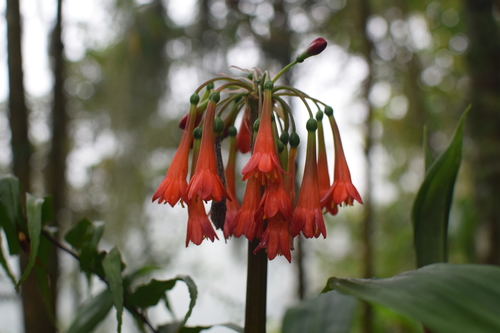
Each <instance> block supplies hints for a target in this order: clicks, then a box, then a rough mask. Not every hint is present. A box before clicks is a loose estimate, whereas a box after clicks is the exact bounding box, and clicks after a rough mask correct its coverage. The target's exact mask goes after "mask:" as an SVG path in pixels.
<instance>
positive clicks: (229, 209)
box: [153, 38, 362, 261]
mask: <svg viewBox="0 0 500 333" xmlns="http://www.w3.org/2000/svg"><path fill="white" fill-rule="evenodd" d="M325 47H326V41H325V40H324V39H323V38H317V39H316V40H314V41H313V42H312V43H311V44H310V45H309V47H308V49H307V50H306V51H305V52H303V53H302V54H300V55H299V56H298V57H297V58H296V60H295V61H294V62H292V63H291V64H289V65H288V66H286V67H285V68H284V69H283V70H282V71H281V72H280V73H278V74H277V75H276V76H275V77H274V78H272V77H270V75H269V74H268V73H267V72H262V71H260V70H259V69H254V70H253V71H252V72H250V71H246V72H248V76H247V77H238V78H231V77H226V76H223V77H217V78H214V79H211V80H209V81H207V82H205V83H204V84H202V85H201V86H200V87H199V88H198V89H197V90H196V91H195V93H194V94H193V95H192V96H191V99H190V105H191V106H190V109H189V112H188V114H187V115H186V116H184V117H183V118H182V119H181V122H180V127H181V128H182V129H183V135H182V139H181V143H180V145H179V148H178V150H177V152H176V154H175V156H174V158H173V160H172V162H171V164H170V167H169V168H168V171H167V174H166V176H165V179H164V180H163V182H162V183H161V184H160V186H159V187H158V189H157V190H156V192H155V194H154V195H153V201H156V200H158V203H169V204H170V205H171V206H172V207H173V206H174V205H176V204H177V203H179V202H180V203H181V204H182V205H183V206H184V204H185V205H187V209H188V216H189V217H188V227H187V236H186V246H187V245H188V244H189V242H193V243H194V244H196V245H199V244H201V242H202V241H203V240H204V239H210V240H211V241H214V239H216V238H217V239H218V237H217V234H216V233H215V230H214V227H213V226H212V223H213V225H215V227H216V228H218V229H222V230H223V231H224V237H225V238H226V239H227V238H229V237H231V236H234V237H241V236H245V237H246V238H247V239H248V240H250V241H252V240H254V239H258V240H259V241H260V243H259V245H258V247H257V248H256V250H255V251H259V250H261V249H264V250H266V251H267V256H268V258H269V259H270V260H272V259H274V258H275V257H276V255H283V256H285V257H286V258H287V260H288V261H291V252H290V251H291V250H292V249H293V238H294V237H296V236H297V235H299V234H300V233H302V235H303V236H304V237H306V238H313V237H315V238H317V237H319V236H320V235H322V236H323V237H326V228H325V222H324V219H323V212H325V213H330V214H332V215H335V214H337V212H338V208H339V207H340V206H345V205H353V203H354V201H355V200H356V201H358V202H359V203H362V200H361V197H360V195H359V193H358V191H357V190H356V188H355V187H354V185H353V184H352V182H351V175H350V172H349V167H348V165H347V161H346V159H345V156H344V151H343V148H342V141H341V139H340V133H339V129H338V127H337V123H336V122H335V118H334V115H333V109H332V108H331V107H330V106H328V105H325V104H324V103H322V102H321V101H318V100H317V99H315V98H312V97H310V96H308V95H307V94H305V93H304V92H302V91H299V90H298V89H295V88H293V87H290V86H285V85H275V83H276V81H277V80H278V78H279V77H280V76H281V75H282V74H283V73H284V72H285V71H286V70H288V69H289V68H290V67H292V66H293V65H295V64H297V63H300V62H302V61H304V60H305V59H306V58H308V57H310V56H313V55H317V54H319V53H321V52H322V51H323V50H324V49H325ZM216 84H217V85H218V87H217V88H215V86H216ZM202 90H204V94H203V96H202V97H201V98H200V96H199V94H200V92H201V91H202ZM293 97H296V98H298V99H299V100H301V101H302V102H303V103H304V105H305V106H306V109H307V111H308V113H309V120H308V121H307V123H306V128H307V131H308V135H307V148H306V160H305V166H304V172H303V177H302V181H301V182H300V183H299V184H297V183H296V170H295V159H296V156H297V146H298V145H299V143H300V138H299V136H298V135H297V132H296V124H295V121H294V117H293V114H292V111H291V106H290V104H289V100H290V99H291V98H293ZM313 109H314V111H315V115H314V116H313ZM239 114H242V115H241V117H239V118H240V119H241V123H240V125H239V130H237V129H236V127H235V120H236V119H237V118H238V115H239ZM324 116H326V119H327V120H328V122H329V123H330V126H331V128H332V133H333V139H334V153H335V155H334V158H335V162H334V166H333V182H330V177H329V170H328V165H327V155H326V154H327V152H326V149H325V137H324V130H323V120H324V119H325V117H324ZM223 140H228V141H229V157H228V160H227V161H226V163H224V162H223V161H222V157H221V152H220V149H221V148H220V147H221V141H223ZM238 153H239V154H248V153H250V154H251V156H250V158H249V160H248V163H247V164H246V165H245V166H244V167H243V169H242V170H241V174H242V178H241V179H242V180H243V181H245V182H246V189H245V194H244V196H243V200H242V201H241V203H240V201H239V200H238V198H237V196H236V186H235V184H236V179H235V178H236V177H237V172H236V170H235V166H236V158H237V155H238ZM190 158H191V160H190ZM224 165H225V167H224ZM189 166H191V167H189ZM189 170H190V172H189ZM188 173H189V175H188ZM297 189H298V190H297ZM209 201H211V202H212V204H211V209H210V212H209V213H208V214H207V212H206V209H205V205H204V202H205V203H206V202H209Z"/></svg>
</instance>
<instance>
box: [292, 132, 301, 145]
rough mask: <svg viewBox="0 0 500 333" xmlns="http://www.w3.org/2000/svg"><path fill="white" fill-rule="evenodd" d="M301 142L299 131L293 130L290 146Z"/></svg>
mask: <svg viewBox="0 0 500 333" xmlns="http://www.w3.org/2000/svg"><path fill="white" fill-rule="evenodd" d="M299 144H300V137H299V135H298V134H297V132H292V133H291V134H290V146H292V147H297V146H298V145H299Z"/></svg>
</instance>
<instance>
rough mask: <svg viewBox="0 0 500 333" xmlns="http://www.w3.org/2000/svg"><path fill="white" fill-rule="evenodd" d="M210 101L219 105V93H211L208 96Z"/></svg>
mask: <svg viewBox="0 0 500 333" xmlns="http://www.w3.org/2000/svg"><path fill="white" fill-rule="evenodd" d="M208 99H209V100H210V101H214V102H215V103H219V100H220V93H219V92H218V91H212V92H211V93H210V96H208Z"/></svg>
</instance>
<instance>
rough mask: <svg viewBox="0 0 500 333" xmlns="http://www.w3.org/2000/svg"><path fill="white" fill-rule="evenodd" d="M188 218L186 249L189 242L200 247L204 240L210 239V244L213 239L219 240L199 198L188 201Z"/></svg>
mask: <svg viewBox="0 0 500 333" xmlns="http://www.w3.org/2000/svg"><path fill="white" fill-rule="evenodd" d="M188 216H189V218H188V227H187V235H186V247H187V246H188V244H189V242H190V241H191V242H193V243H194V244H196V245H200V244H201V242H202V241H203V239H205V238H208V239H210V240H211V241H212V242H213V241H214V239H215V238H217V239H219V237H217V234H216V233H215V230H214V228H213V227H212V224H211V223H210V220H209V219H208V216H207V213H206V211H205V206H204V205H203V201H201V199H200V198H199V197H194V198H192V199H191V200H190V201H189V203H188Z"/></svg>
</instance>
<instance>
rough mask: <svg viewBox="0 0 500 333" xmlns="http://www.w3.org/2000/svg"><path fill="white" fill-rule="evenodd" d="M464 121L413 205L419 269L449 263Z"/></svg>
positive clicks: (433, 164) (437, 159) (461, 120)
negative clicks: (451, 217) (452, 213)
mask: <svg viewBox="0 0 500 333" xmlns="http://www.w3.org/2000/svg"><path fill="white" fill-rule="evenodd" d="M469 109H470V106H469V108H467V110H465V112H464V114H463V115H462V117H461V118H460V121H459V123H458V126H457V128H456V129H455V133H454V135H453V138H452V140H451V142H450V145H449V146H448V148H446V149H445V151H443V152H442V153H441V154H440V155H439V156H438V157H437V158H436V160H435V161H434V162H433V163H432V165H431V166H430V168H429V170H428V171H427V173H426V175H425V179H424V181H423V183H422V185H421V187H420V189H419V191H418V193H417V196H416V199H415V202H414V204H413V212H412V220H413V229H414V243H415V251H416V256H417V266H418V267H422V266H425V265H428V264H432V263H436V262H446V261H447V260H448V239H447V236H448V217H449V214H450V207H451V202H452V199H453V189H454V187H455V180H456V178H457V174H458V170H459V168H460V162H461V160H462V136H463V126H464V121H465V117H466V116H467V112H468V111H469Z"/></svg>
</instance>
